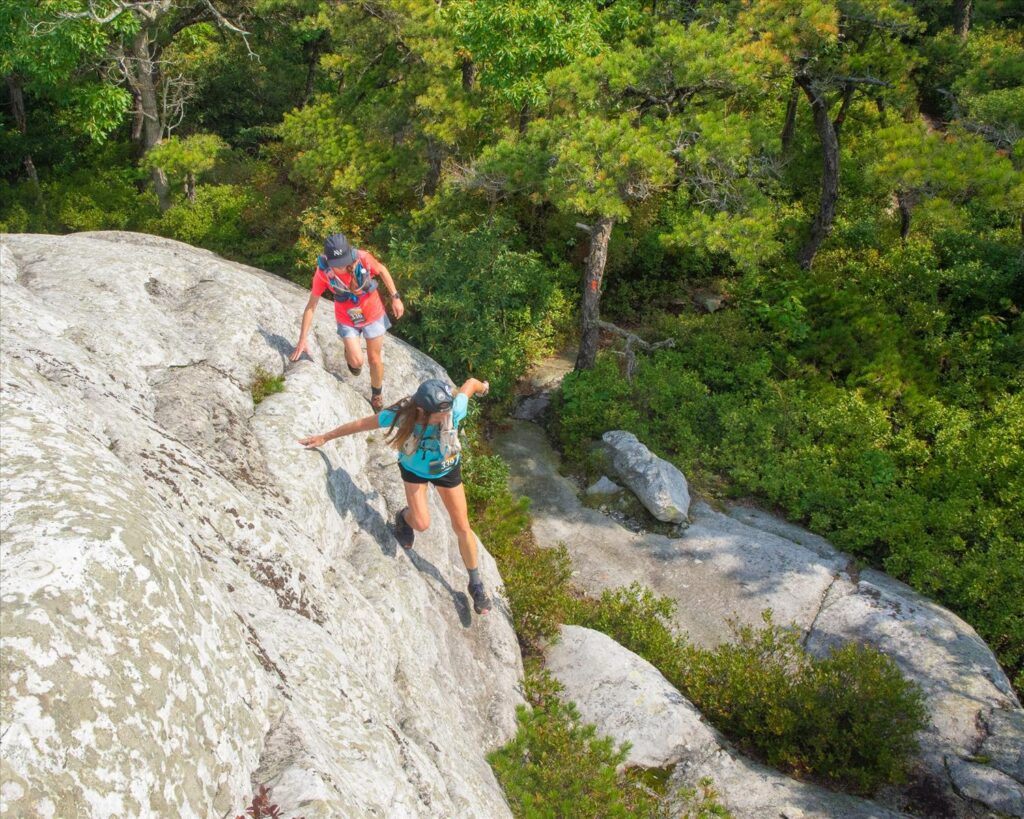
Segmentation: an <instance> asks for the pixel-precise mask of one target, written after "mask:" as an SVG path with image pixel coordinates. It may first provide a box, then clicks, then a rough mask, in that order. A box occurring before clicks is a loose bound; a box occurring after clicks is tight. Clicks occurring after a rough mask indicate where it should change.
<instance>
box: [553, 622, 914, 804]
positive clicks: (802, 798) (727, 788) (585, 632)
mask: <svg viewBox="0 0 1024 819" xmlns="http://www.w3.org/2000/svg"><path fill="white" fill-rule="evenodd" d="M547 668H548V670H549V671H551V673H552V674H553V675H554V676H555V678H556V679H557V680H558V681H559V682H560V683H561V684H562V685H563V686H564V688H565V691H564V693H563V696H564V697H565V698H566V699H568V700H571V701H572V702H575V703H576V706H577V708H578V709H579V712H580V715H581V716H582V717H583V719H584V720H585V721H586V722H590V723H593V724H594V725H596V726H597V729H598V733H599V734H602V735H604V736H609V737H611V738H612V739H614V740H615V743H616V744H617V745H621V744H622V743H624V742H629V743H630V744H631V745H632V747H631V748H630V751H629V756H628V758H627V764H628V765H640V766H644V767H657V768H661V767H669V766H672V765H675V766H677V767H676V770H675V772H674V774H673V777H672V782H671V787H670V790H669V796H670V801H671V800H672V799H673V798H675V797H674V795H678V794H679V793H680V792H681V791H682V789H684V788H697V787H698V786H699V783H700V780H701V779H703V778H704V777H710V778H711V779H712V781H713V782H714V784H715V787H716V790H717V791H718V793H719V797H718V798H719V801H720V802H721V803H722V804H723V805H725V806H726V807H727V808H729V810H730V811H731V812H732V814H733V816H735V817H737V819H761V817H764V816H802V817H807V818H808V819H810V817H815V818H816V819H831V817H836V816H842V817H849V819H854V817H856V818H857V819H868V817H878V819H881V817H894V816H897V815H898V814H896V813H894V812H892V811H889V810H887V809H885V808H882V807H879V806H878V805H875V804H873V803H871V802H868V801H865V800H863V799H855V798H853V797H850V796H844V795H843V794H838V793H833V792H831V791H828V790H826V789H824V788H820V787H818V786H816V785H812V784H809V783H806V782H797V781H795V780H792V779H789V778H787V777H785V776H783V775H781V774H779V773H778V772H775V771H771V770H769V769H767V768H765V767H764V766H762V765H758V764H756V763H754V762H751V761H750V760H747V759H744V758H743V757H742V756H739V755H738V754H736V753H735V752H733V751H732V750H731V749H730V748H729V747H728V744H727V743H726V742H725V740H724V739H723V738H722V736H721V735H720V734H719V733H718V732H717V731H715V730H714V729H713V728H711V727H710V726H709V725H707V724H706V723H705V722H704V721H703V720H702V719H701V716H700V713H699V712H698V711H697V709H696V708H695V707H694V706H693V705H692V704H691V703H690V702H689V700H687V699H686V698H685V697H684V696H683V695H682V694H680V693H679V692H678V691H677V690H676V689H675V688H674V687H673V686H672V685H671V684H670V683H669V682H668V681H667V680H666V679H665V678H664V677H663V676H662V674H661V672H659V671H658V670H657V669H656V668H655V667H654V666H652V665H651V664H650V663H648V662H647V661H646V660H644V659H643V658H642V657H638V656H637V655H636V654H634V653H632V652H631V651H629V650H627V649H625V648H623V647H622V646H621V645H619V644H618V643H616V642H615V641H614V640H612V639H611V638H610V637H608V636H606V635H604V634H602V633H601V632H598V631H592V630H591V629H586V628H580V627H578V626H562V633H561V640H560V642H558V643H556V644H555V645H554V646H552V647H551V648H550V650H549V651H548V656H547ZM680 813H682V812H681V811H680Z"/></svg>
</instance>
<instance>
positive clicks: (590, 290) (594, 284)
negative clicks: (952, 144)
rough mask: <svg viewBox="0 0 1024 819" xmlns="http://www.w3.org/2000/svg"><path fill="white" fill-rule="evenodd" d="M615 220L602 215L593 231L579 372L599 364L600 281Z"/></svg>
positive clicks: (584, 280)
mask: <svg viewBox="0 0 1024 819" xmlns="http://www.w3.org/2000/svg"><path fill="white" fill-rule="evenodd" d="M614 225H615V220H614V219H612V218H610V217H607V216H602V217H600V218H599V219H598V220H597V222H595V223H594V226H593V227H592V228H591V229H590V250H589V252H588V253H587V269H586V272H585V273H584V275H583V303H582V305H581V308H580V331H581V332H580V351H579V353H578V354H577V356H576V369H577V370H589V369H592V368H593V366H594V364H595V362H596V361H597V343H598V340H599V336H600V331H601V329H600V327H599V326H598V321H599V320H600V318H601V280H602V279H603V278H604V267H605V264H606V263H607V262H608V242H609V241H610V240H611V237H612V227H614Z"/></svg>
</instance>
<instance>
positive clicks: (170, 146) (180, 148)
mask: <svg viewBox="0 0 1024 819" xmlns="http://www.w3.org/2000/svg"><path fill="white" fill-rule="evenodd" d="M225 150H227V145H226V144H225V142H224V140H222V139H221V138H220V137H219V136H217V135H216V134H193V135H192V136H188V137H183V138H182V137H171V138H170V139H165V140H164V141H163V142H161V143H160V144H159V145H157V146H155V147H154V148H152V149H150V150H149V151H148V152H147V153H146V156H145V158H144V159H143V162H142V166H143V167H144V168H150V169H152V168H162V169H163V170H164V172H165V173H166V174H167V176H168V177H169V178H170V179H172V180H175V179H176V180H178V181H179V182H180V183H181V184H182V185H185V186H187V185H188V184H189V183H191V184H192V185H194V184H195V183H196V181H198V180H199V179H200V178H201V177H202V176H203V174H205V173H207V172H209V171H211V170H213V167H214V165H216V164H217V158H218V155H219V154H221V153H222V152H224V151H225Z"/></svg>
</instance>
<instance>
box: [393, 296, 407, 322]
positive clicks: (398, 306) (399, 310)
mask: <svg viewBox="0 0 1024 819" xmlns="http://www.w3.org/2000/svg"><path fill="white" fill-rule="evenodd" d="M391 312H392V314H393V315H394V317H395V319H396V320H397V319H400V318H401V317H402V316H404V315H405V303H404V302H403V301H402V300H401V299H393V300H392V301H391Z"/></svg>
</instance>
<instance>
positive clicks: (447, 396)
mask: <svg viewBox="0 0 1024 819" xmlns="http://www.w3.org/2000/svg"><path fill="white" fill-rule="evenodd" d="M412 400H413V403H414V404H415V405H416V406H417V407H419V408H420V409H422V410H425V411H426V412H447V411H448V410H450V409H451V408H452V401H453V400H455V399H454V396H452V388H451V387H449V386H448V385H447V384H446V383H445V382H444V381H442V380H441V379H440V378H430V379H428V380H427V381H424V382H423V383H422V384H420V386H419V389H418V390H416V392H415V394H414V395H413V397H412Z"/></svg>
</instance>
